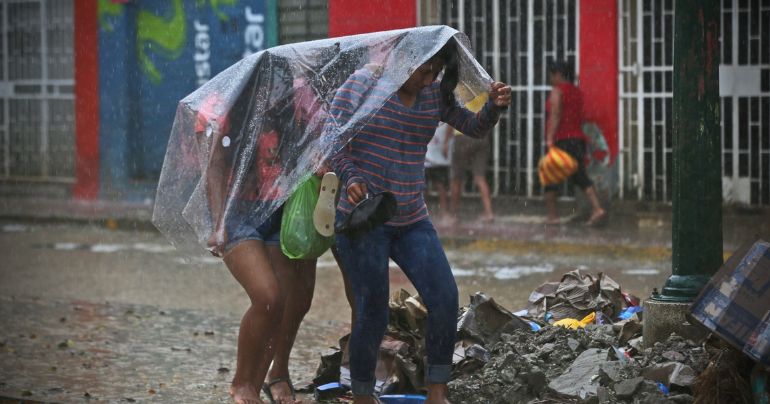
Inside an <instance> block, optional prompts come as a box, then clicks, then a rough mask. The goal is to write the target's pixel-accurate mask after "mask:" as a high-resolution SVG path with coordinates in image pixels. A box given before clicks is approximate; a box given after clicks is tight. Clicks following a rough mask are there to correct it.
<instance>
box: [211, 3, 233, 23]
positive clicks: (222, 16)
mask: <svg viewBox="0 0 770 404" xmlns="http://www.w3.org/2000/svg"><path fill="white" fill-rule="evenodd" d="M220 4H222V5H223V6H229V7H232V6H234V5H236V4H238V0H211V11H213V12H214V14H216V15H217V17H219V19H220V20H221V21H228V20H229V19H230V17H228V16H227V14H225V13H223V12H222V11H221V10H219V5H220Z"/></svg>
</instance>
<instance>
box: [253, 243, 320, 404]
mask: <svg viewBox="0 0 770 404" xmlns="http://www.w3.org/2000/svg"><path fill="white" fill-rule="evenodd" d="M267 251H268V255H269V256H270V260H271V262H272V263H273V268H275V271H276V276H277V277H278V279H279V282H280V283H281V284H282V285H286V287H287V291H286V304H285V305H284V310H283V320H282V321H281V326H280V328H279V329H278V330H277V333H276V336H275V353H274V355H273V358H272V359H273V364H272V365H271V366H270V370H269V371H268V373H267V381H268V383H270V382H272V381H275V380H283V381H282V382H278V383H275V384H273V385H272V386H270V392H271V394H272V395H273V399H274V400H275V402H277V403H279V404H283V403H293V402H294V400H292V391H291V388H290V386H289V379H290V377H289V356H290V354H291V349H292V347H293V346H294V340H295V339H296V337H297V331H298V330H299V326H300V324H301V323H302V319H303V318H304V317H305V314H307V312H308V311H309V310H310V305H311V303H312V302H313V292H314V290H315V270H316V260H292V259H289V258H288V257H286V256H285V255H284V254H283V252H281V248H280V247H278V246H275V247H274V246H270V247H268V248H267ZM257 381H258V382H259V380H257Z"/></svg>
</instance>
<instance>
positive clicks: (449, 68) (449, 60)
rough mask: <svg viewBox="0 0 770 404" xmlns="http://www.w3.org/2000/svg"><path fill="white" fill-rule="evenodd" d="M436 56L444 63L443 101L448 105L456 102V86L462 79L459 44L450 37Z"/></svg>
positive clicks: (441, 87) (442, 79)
mask: <svg viewBox="0 0 770 404" xmlns="http://www.w3.org/2000/svg"><path fill="white" fill-rule="evenodd" d="M434 57H437V58H439V59H440V60H441V61H442V63H444V76H443V77H442V78H441V86H440V90H441V102H442V103H443V104H444V105H446V106H451V105H454V104H455V93H454V91H455V87H457V83H458V82H459V81H460V63H459V60H458V56H457V45H455V42H454V39H450V40H449V42H447V44H446V45H444V47H443V48H441V50H440V51H438V53H436V55H435V56H434Z"/></svg>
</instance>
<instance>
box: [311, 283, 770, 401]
mask: <svg viewBox="0 0 770 404" xmlns="http://www.w3.org/2000/svg"><path fill="white" fill-rule="evenodd" d="M529 302H530V305H529V307H528V309H527V310H522V311H520V312H516V313H512V312H510V311H508V310H507V309H505V308H504V307H502V306H500V305H499V304H497V303H496V302H495V301H494V299H492V298H490V297H487V296H485V295H484V294H482V293H477V294H475V295H473V296H471V299H470V304H469V305H468V306H467V307H464V308H462V309H461V310H460V313H459V317H458V325H457V329H458V342H457V344H456V348H455V354H454V360H453V365H454V367H453V374H452V378H453V380H452V381H451V382H450V383H449V388H450V397H452V400H453V401H454V402H458V403H530V402H531V403H545V402H565V401H566V402H593V403H610V402H613V403H614V402H628V403H631V402H633V403H658V402H673V403H690V402H702V403H707V402H714V401H713V400H714V399H713V398H711V400H709V397H707V396H703V395H702V394H701V396H700V397H698V394H700V393H698V391H699V390H702V389H703V386H705V384H707V383H708V380H713V379H718V378H724V377H728V376H729V377H730V380H733V381H732V382H731V384H732V386H738V387H735V388H734V389H735V390H736V392H735V395H736V397H742V396H741V395H744V396H745V394H749V397H750V394H751V393H750V391H751V389H750V388H749V389H745V388H744V386H748V383H749V379H750V378H751V377H752V376H751V375H750V372H751V363H750V361H749V363H746V362H743V361H741V360H740V359H739V358H740V356H741V354H740V353H739V352H738V351H735V350H734V349H733V348H731V347H729V346H728V345H727V344H725V343H723V342H722V341H721V340H719V339H718V338H716V337H714V336H711V337H710V338H708V339H706V340H703V341H691V340H687V339H684V338H682V337H681V336H678V335H676V334H672V335H671V336H670V337H669V338H668V339H667V340H666V341H665V342H658V343H656V344H654V345H653V346H651V347H649V348H646V349H645V348H644V346H643V344H642V320H643V318H642V316H643V310H642V307H641V306H640V305H639V304H640V302H639V299H637V298H636V297H634V296H631V295H629V294H626V293H623V292H621V290H620V285H618V284H617V283H616V282H615V281H613V280H612V279H611V278H609V277H607V276H606V275H602V274H601V273H600V274H598V275H591V274H588V273H586V272H583V271H579V270H575V271H572V272H569V273H567V274H565V275H564V276H563V278H562V281H561V282H550V283H546V284H543V285H541V286H540V287H539V288H538V289H537V290H535V291H534V292H533V293H532V295H531V296H530V299H529ZM390 314H391V317H390V324H389V328H388V334H387V336H386V338H385V339H384V341H383V344H382V346H381V349H380V360H379V363H378V366H377V378H378V383H377V386H378V390H379V391H380V392H381V393H383V394H387V393H412V392H419V391H422V390H423V389H424V387H425V386H424V384H423V382H422V380H423V372H424V369H425V362H424V360H425V349H424V339H423V337H422V336H423V335H424V332H425V318H426V316H427V312H426V311H425V308H424V306H423V305H422V303H421V301H420V299H419V297H417V296H410V295H409V294H408V293H407V292H405V291H403V290H402V291H399V292H398V293H397V294H396V295H394V297H393V299H392V300H391V303H390ZM340 346H341V347H343V348H344V347H345V346H346V337H345V338H343V340H341V342H340ZM720 358H724V359H721V360H720ZM736 358H737V359H736ZM343 362H344V359H343V355H342V350H341V349H335V350H333V351H330V352H329V353H328V354H327V355H325V356H324V357H323V358H322V364H321V366H320V367H319V371H318V375H317V377H316V379H315V380H314V382H315V385H316V386H321V385H322V384H324V383H330V382H331V383H337V382H339V384H335V386H336V387H335V389H332V391H334V392H335V393H334V394H335V395H337V396H339V395H340V394H342V393H345V385H346V384H349V371H348V369H347V367H346V365H345V364H343ZM346 374H347V377H348V379H346ZM701 375H702V376H701ZM763 375H764V377H766V375H767V374H766V373H763ZM696 386H701V387H698V388H696ZM747 392H748V393H747ZM317 397H319V398H323V397H322V396H319V395H317ZM736 402H741V400H739V399H737V400H736Z"/></svg>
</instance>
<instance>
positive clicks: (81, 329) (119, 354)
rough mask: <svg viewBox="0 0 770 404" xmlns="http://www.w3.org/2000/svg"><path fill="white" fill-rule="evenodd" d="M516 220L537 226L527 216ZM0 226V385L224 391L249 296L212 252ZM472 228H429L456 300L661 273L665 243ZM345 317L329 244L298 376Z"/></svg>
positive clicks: (81, 231)
mask: <svg viewBox="0 0 770 404" xmlns="http://www.w3.org/2000/svg"><path fill="white" fill-rule="evenodd" d="M519 228H520V229H521V232H522V234H524V233H526V232H531V233H535V232H537V229H536V228H537V226H535V225H526V224H524V225H521V224H520V225H519ZM0 229H1V230H2V231H0V245H2V246H3V263H2V264H0V266H1V268H0V397H14V398H24V399H29V400H40V401H59V402H61V401H77V400H82V399H91V400H98V401H110V402H112V401H124V402H139V401H145V400H162V401H172V400H173V401H183V402H184V401H194V402H227V401H228V400H229V396H228V395H227V387H228V384H229V381H230V379H231V378H232V374H233V371H234V366H235V341H236V335H237V327H238V323H239V321H240V318H241V315H242V314H243V311H244V310H245V309H246V307H247V305H248V298H247V297H246V295H245V293H243V291H242V290H241V288H240V286H239V285H238V284H237V283H236V282H235V280H234V279H233V278H232V277H231V276H230V274H229V273H228V271H227V269H226V268H225V266H224V264H223V263H222V262H221V260H219V259H215V258H213V257H212V258H199V259H194V260H189V259H185V257H182V256H180V255H179V254H178V253H177V252H176V251H175V250H174V249H173V248H172V247H171V246H170V245H168V243H167V242H166V241H165V239H163V237H162V236H160V235H159V234H158V233H155V232H151V231H130V230H123V229H115V230H112V229H109V228H106V227H100V226H88V225H79V224H28V223H20V222H12V221H2V222H0ZM514 230H515V228H514ZM472 231H473V229H472V228H471V229H470V230H469V229H461V231H455V233H452V231H451V230H442V229H439V233H440V235H441V236H442V237H443V238H445V240H444V244H445V247H446V250H447V255H448V258H449V261H450V263H451V264H452V267H453V270H454V272H455V275H456V277H457V282H458V286H459V289H460V295H461V304H463V305H465V304H467V299H468V296H469V295H471V294H473V293H475V292H476V291H484V292H485V293H486V294H487V295H488V296H491V297H494V298H495V300H497V301H498V302H499V303H500V304H502V305H503V306H505V307H507V308H508V309H510V310H512V311H516V310H519V309H522V308H524V307H525V306H526V301H527V298H528V296H529V294H530V292H531V291H532V290H534V289H535V288H537V286H539V285H540V284H541V283H543V282H545V281H548V280H558V279H559V278H560V277H561V275H562V274H563V273H565V272H567V271H569V270H571V269H574V268H584V269H586V270H588V271H590V272H599V271H603V272H605V273H607V274H609V275H610V276H611V277H612V278H613V279H615V280H616V281H618V283H620V284H621V285H622V287H623V290H624V291H627V292H631V293H633V294H636V295H640V296H646V295H648V294H649V291H650V290H651V289H652V288H653V287H659V286H660V285H662V284H663V282H664V280H665V279H666V277H667V274H668V273H670V263H669V260H670V251H669V250H668V249H667V245H666V243H662V245H658V246H656V245H654V244H652V243H649V242H639V243H636V244H634V243H633V241H634V240H630V242H629V241H628V240H626V241H624V242H622V243H615V244H614V245H613V244H608V243H607V242H602V241H601V240H599V242H595V243H580V242H579V241H580V240H579V239H571V238H570V237H571V236H570V235H569V234H568V233H564V232H561V233H560V234H559V235H556V236H554V237H550V238H549V237H544V238H543V237H540V238H537V239H533V237H528V238H527V237H520V238H510V239H507V238H506V239H501V238H496V237H488V238H484V239H476V238H474V237H473V235H472V234H469V232H472ZM663 231H665V230H663ZM567 232H568V231H567ZM459 233H462V235H463V237H459V236H457V235H458V234H459ZM447 234H449V235H451V236H452V237H445V236H446V235H447ZM565 234H566V235H565ZM597 234H600V233H597ZM661 238H662V239H665V237H661ZM398 288H406V289H407V290H410V291H413V289H412V288H411V286H409V282H408V280H407V279H406V277H405V276H404V275H403V274H402V273H401V272H400V271H399V270H398V269H397V268H396V267H395V266H393V268H392V272H391V290H392V291H395V290H397V289H398ZM349 318H350V311H349V309H348V307H347V302H346V300H345V297H344V291H343V287H342V280H341V277H340V275H339V269H338V267H337V265H336V263H335V262H334V260H333V258H332V257H331V255H330V254H327V255H325V256H323V257H321V259H320V260H319V262H318V275H317V286H316V293H315V297H314V301H313V307H312V309H311V311H310V313H309V314H308V316H307V317H306V320H305V322H304V323H303V325H302V328H301V329H300V333H299V336H298V339H297V343H296V345H295V349H294V351H293V353H292V357H293V362H292V369H291V372H292V378H293V379H294V380H295V382H296V384H298V385H301V384H302V382H306V381H308V380H310V379H311V378H312V376H313V374H314V372H315V369H316V367H317V364H318V360H319V354H320V353H321V352H322V351H323V350H324V349H325V348H326V347H329V346H332V345H336V342H337V339H338V338H339V337H340V336H342V335H344V334H345V333H347V331H348V328H349V321H350V320H349Z"/></svg>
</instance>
